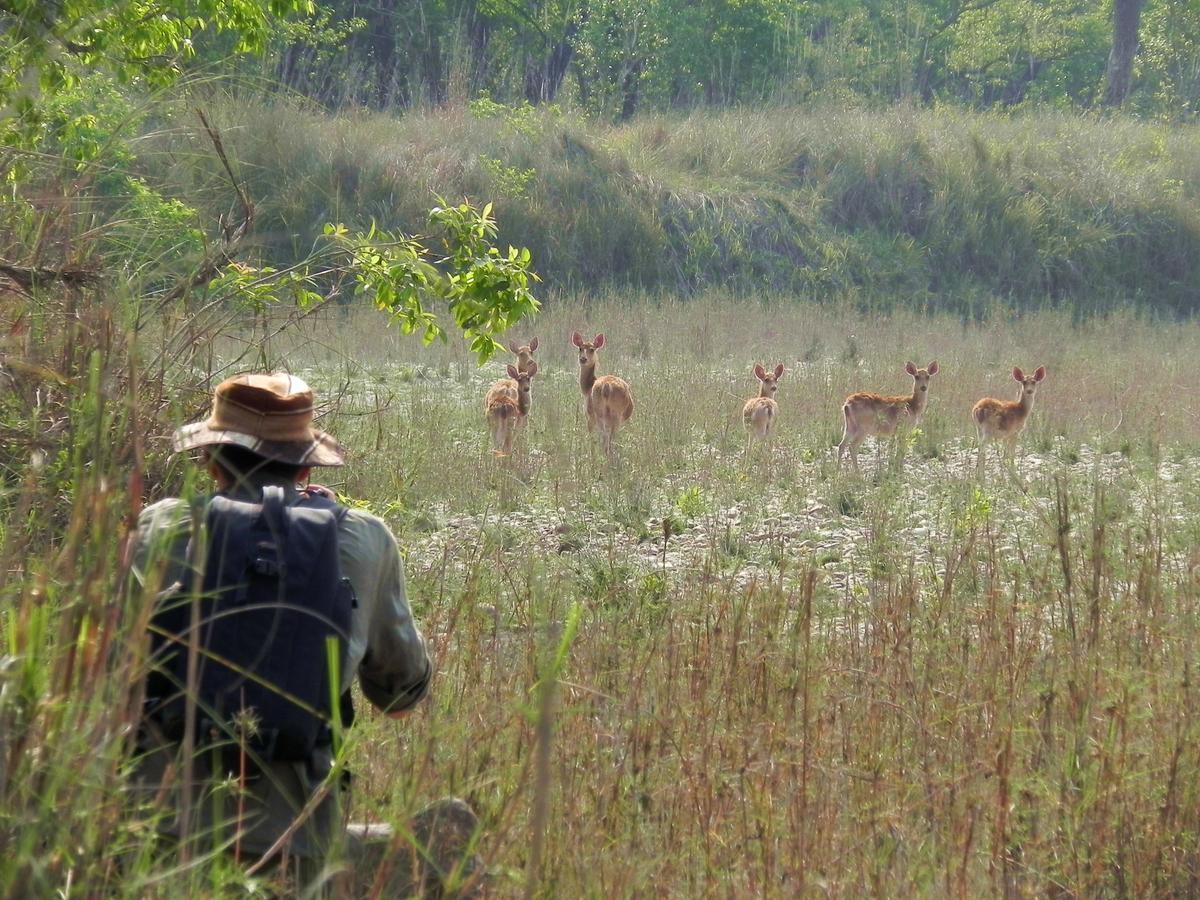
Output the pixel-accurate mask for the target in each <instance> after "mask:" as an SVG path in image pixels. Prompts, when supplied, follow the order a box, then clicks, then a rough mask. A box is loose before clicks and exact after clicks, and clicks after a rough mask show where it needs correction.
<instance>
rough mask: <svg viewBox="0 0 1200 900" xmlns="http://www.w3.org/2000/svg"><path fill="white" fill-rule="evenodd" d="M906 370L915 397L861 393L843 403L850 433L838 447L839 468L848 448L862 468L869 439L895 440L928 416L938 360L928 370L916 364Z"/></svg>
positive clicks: (905, 367) (843, 412)
mask: <svg viewBox="0 0 1200 900" xmlns="http://www.w3.org/2000/svg"><path fill="white" fill-rule="evenodd" d="M904 371H905V372H907V373H908V374H909V375H911V376H912V380H913V390H912V395H911V396H907V397H906V396H904V395H898V396H891V397H885V396H883V395H881V394H872V393H870V392H869V391H860V392H859V393H857V394H851V395H850V396H849V397H847V398H846V402H845V403H843V404H842V415H843V416H844V417H845V420H846V430H845V431H844V432H843V434H842V442H841V443H840V444H838V465H839V466H840V465H841V464H842V457H843V456H844V455H845V453H846V450H847V448H849V450H850V461H851V462H852V463H853V464H854V468H856V469H857V468H858V446H859V444H861V443H862V442H863V441H865V440H866V439H867V438H869V437H875V438H884V437H891V436H892V435H894V434H895V433H896V429H898V428H899V427H900V423H901V422H904V421H907V422H910V423H911V424H912V425H914V426H916V425H918V424H920V422H921V416H922V415H924V414H925V406H926V404H928V403H929V379H930V378H932V377H933V376H934V375H936V374H937V373H938V364H937V360H934V361H933V362H931V363H930V364H929V365H928V366H926V367H925V368H924V369H918V368H917V367H916V366H915V365H914V364H913V363H911V362H908V363H905V364H904Z"/></svg>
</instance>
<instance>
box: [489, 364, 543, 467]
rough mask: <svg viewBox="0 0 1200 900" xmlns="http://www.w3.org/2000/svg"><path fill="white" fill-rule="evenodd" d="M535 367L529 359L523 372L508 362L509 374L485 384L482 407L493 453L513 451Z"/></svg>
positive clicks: (526, 405) (528, 398)
mask: <svg viewBox="0 0 1200 900" xmlns="http://www.w3.org/2000/svg"><path fill="white" fill-rule="evenodd" d="M537 371H538V364H537V363H536V362H534V361H532V360H530V363H529V368H528V369H526V370H525V371H524V372H522V371H520V370H519V369H518V368H517V367H516V366H514V365H509V366H508V377H507V378H501V379H500V380H499V381H497V382H495V383H493V384H492V386H491V387H490V388H488V392H487V396H486V397H484V400H483V408H484V415H485V418H486V419H487V424H488V430H489V431H491V433H492V444H493V445H494V447H495V449H493V450H492V452H493V453H494V454H495V455H496V456H508V455H509V454H511V453H512V448H513V441H514V440H515V438H516V434H517V426H518V425H519V424H520V423H521V422H523V421H525V419H526V418H527V417H528V415H529V405H530V401H531V400H532V391H531V388H532V381H533V376H534V375H536V374H537Z"/></svg>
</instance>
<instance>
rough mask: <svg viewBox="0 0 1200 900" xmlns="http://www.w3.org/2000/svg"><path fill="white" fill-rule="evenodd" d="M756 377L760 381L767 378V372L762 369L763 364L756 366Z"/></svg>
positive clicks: (756, 364)
mask: <svg viewBox="0 0 1200 900" xmlns="http://www.w3.org/2000/svg"><path fill="white" fill-rule="evenodd" d="M754 377H755V378H757V379H758V380H759V381H762V380H763V379H764V378H766V377H767V370H766V369H764V368H763V367H762V363H755V364H754Z"/></svg>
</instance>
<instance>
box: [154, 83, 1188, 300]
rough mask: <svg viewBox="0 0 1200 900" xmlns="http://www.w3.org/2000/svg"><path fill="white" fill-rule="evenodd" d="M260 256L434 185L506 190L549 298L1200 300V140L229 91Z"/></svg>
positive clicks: (206, 160) (1174, 130)
mask: <svg viewBox="0 0 1200 900" xmlns="http://www.w3.org/2000/svg"><path fill="white" fill-rule="evenodd" d="M211 106H212V110H213V117H214V120H215V121H216V122H217V124H218V125H219V126H220V127H221V128H222V129H223V131H224V132H225V134H226V141H227V144H228V145H229V149H230V151H231V153H232V155H233V156H234V157H236V160H237V161H238V166H239V173H240V174H242V175H244V176H245V178H246V179H247V181H248V183H249V187H250V192H251V194H252V196H253V197H255V198H256V200H257V202H258V204H259V219H258V235H259V239H260V241H261V244H262V249H263V253H264V255H265V256H266V258H267V259H268V260H269V261H272V262H275V263H279V262H286V261H288V260H292V259H296V258H299V257H301V256H303V255H304V254H305V253H307V252H308V250H309V248H310V247H311V246H312V243H313V240H314V238H315V236H316V235H317V234H318V233H319V231H320V228H321V227H322V225H323V224H324V223H325V222H327V221H330V220H344V221H347V222H356V223H364V222H368V221H369V220H372V219H374V220H376V221H378V222H380V223H381V224H386V225H388V226H395V225H399V226H402V227H405V228H408V229H410V230H419V229H421V228H422V227H423V226H424V223H423V216H424V214H425V212H426V210H427V209H428V207H429V204H430V202H431V199H432V198H433V196H434V195H435V194H441V195H444V196H446V197H449V198H454V197H458V196H463V195H466V196H470V197H473V198H484V199H495V200H496V201H497V209H498V212H499V217H500V222H501V225H502V228H503V237H505V238H506V239H507V240H509V241H511V242H512V243H514V244H517V245H525V246H529V247H530V248H531V249H532V250H533V251H534V259H535V261H536V263H537V265H538V267H539V270H540V271H541V272H542V274H543V275H544V276H545V277H546V279H547V282H548V284H549V285H550V286H552V287H559V288H564V287H570V286H576V287H585V288H588V289H591V288H594V287H596V286H599V285H603V284H608V285H614V286H636V287H643V288H663V289H668V290H670V291H673V292H684V293H693V292H696V291H697V290H703V289H706V288H710V287H713V286H718V285H719V286H724V287H726V288H732V289H735V290H749V291H772V292H782V293H788V294H797V295H801V296H805V297H810V298H814V299H818V300H824V299H828V298H830V297H840V298H850V299H851V300H853V301H856V302H858V303H862V304H865V305H868V306H869V305H881V306H890V305H892V304H896V303H902V304H903V305H906V306H915V307H918V308H922V307H929V308H940V309H949V310H955V311H960V312H968V313H974V312H977V311H978V310H980V309H983V308H985V307H986V306H988V305H989V304H991V303H993V302H994V301H996V300H999V301H1001V302H1002V303H1004V304H1008V305H1012V306H1018V307H1026V306H1042V305H1045V304H1050V303H1055V304H1057V303H1062V304H1065V305H1068V306H1071V307H1073V308H1076V309H1079V310H1082V311H1094V310H1099V309H1107V308H1112V307H1114V306H1120V305H1123V304H1125V303H1129V302H1136V303H1139V304H1142V305H1144V306H1146V307H1148V308H1152V309H1155V310H1159V311H1162V312H1168V313H1174V312H1191V311H1194V310H1195V309H1196V307H1197V305H1198V304H1200V288H1197V285H1198V284H1200V271H1198V266H1200V263H1198V262H1197V260H1200V253H1198V252H1197V251H1198V250H1200V194H1198V193H1197V191H1198V189H1197V185H1198V184H1200V178H1197V174H1198V173H1200V132H1197V130H1196V129H1195V128H1194V127H1187V126H1174V127H1171V128H1167V127H1165V126H1157V125H1153V124H1147V123H1141V122H1136V121H1134V120H1128V119H1120V118H1117V119H1100V118H1095V117H1086V116H1081V115H1077V114H1073V113H1058V112H1037V113H1029V114H1023V115H1020V116H1014V117H1002V116H994V115H985V114H976V113H969V112H962V111H954V110H949V109H932V110H919V109H909V108H892V109H885V110H846V109H834V108H822V107H811V108H776V109H766V110H759V111H754V110H733V111H724V112H698V113H693V114H691V115H687V116H676V117H662V116H658V117H656V116H645V117H642V118H639V119H637V120H635V121H634V122H632V123H629V124H625V125H619V126H613V125H605V124H602V123H597V122H594V121H585V120H581V119H578V118H575V117H573V116H569V115H568V116H563V115H561V114H558V113H556V112H555V111H553V110H549V111H535V110H532V109H526V110H509V109H505V108H502V107H498V106H496V105H494V104H493V105H489V104H486V103H483V104H478V103H477V104H475V105H473V106H471V107H467V108H464V107H455V108H449V109H445V110H441V111H437V112H426V113H419V112H414V113H411V114H409V115H406V116H404V117H400V118H396V117H391V116H383V115H371V114H367V113H360V114H340V115H327V114H324V113H320V112H316V111H313V110H304V109H298V108H296V107H295V106H292V105H287V104H284V103H279V104H276V105H264V103H263V102H262V101H261V100H254V99H251V100H245V101H242V100H239V101H237V102H234V101H232V100H230V99H228V98H223V99H221V98H219V99H216V100H214V101H213V102H212V103H211ZM174 124H175V125H176V126H178V127H179V128H180V130H171V129H166V130H162V131H158V132H155V134H154V135H152V136H151V137H150V138H148V139H147V140H146V141H144V142H143V143H142V144H141V148H140V152H141V155H142V159H143V164H144V165H146V166H147V167H148V171H149V172H150V173H151V175H152V176H153V178H154V179H155V180H156V181H157V180H159V179H163V180H165V181H166V182H167V183H168V184H170V185H172V186H173V187H172V190H174V191H175V192H177V193H178V194H179V195H181V196H183V197H185V198H188V199H189V200H190V201H192V202H195V199H196V198H197V197H203V196H210V197H212V200H213V203H212V206H210V207H209V211H210V212H213V211H215V210H223V209H224V205H225V204H226V203H227V202H228V197H227V189H226V190H222V189H220V188H219V187H217V188H214V185H218V184H219V181H220V178H221V176H220V175H219V172H218V171H217V169H216V165H217V164H216V162H215V160H213V159H212V154H211V152H209V151H208V149H207V146H206V144H205V143H204V141H203V140H201V139H200V138H198V137H196V136H195V135H192V134H190V127H191V126H190V124H189V123H188V121H187V120H185V119H180V120H179V121H177V122H175V123H174Z"/></svg>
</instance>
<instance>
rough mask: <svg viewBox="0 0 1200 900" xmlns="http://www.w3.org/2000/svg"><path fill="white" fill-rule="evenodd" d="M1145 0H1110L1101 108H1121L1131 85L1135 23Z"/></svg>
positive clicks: (1136, 33) (1136, 40)
mask: <svg viewBox="0 0 1200 900" xmlns="http://www.w3.org/2000/svg"><path fill="white" fill-rule="evenodd" d="M1145 2H1146V0H1113V43H1112V52H1111V53H1109V55H1108V68H1107V69H1106V70H1105V73H1104V82H1105V83H1104V105H1105V106H1112V107H1118V106H1121V105H1122V104H1123V103H1124V102H1125V100H1126V98H1127V97H1128V96H1129V89H1130V87H1131V86H1132V84H1133V57H1134V55H1135V54H1136V53H1137V49H1138V24H1139V20H1140V19H1141V16H1142V6H1143V5H1144V4H1145Z"/></svg>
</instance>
